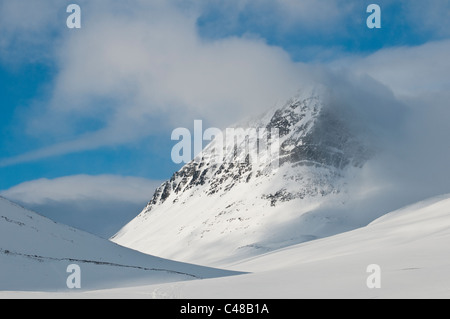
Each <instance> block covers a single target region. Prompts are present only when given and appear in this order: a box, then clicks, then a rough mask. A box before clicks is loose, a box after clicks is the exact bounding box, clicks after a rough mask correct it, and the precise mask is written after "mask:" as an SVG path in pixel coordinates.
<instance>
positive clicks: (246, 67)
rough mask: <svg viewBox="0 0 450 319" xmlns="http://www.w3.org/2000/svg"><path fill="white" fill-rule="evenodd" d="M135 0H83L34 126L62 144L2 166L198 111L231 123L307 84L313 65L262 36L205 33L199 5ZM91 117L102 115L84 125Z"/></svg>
mask: <svg viewBox="0 0 450 319" xmlns="http://www.w3.org/2000/svg"><path fill="white" fill-rule="evenodd" d="M133 3H134V4H135V6H133V5H131V4H129V5H128V6H124V5H123V4H122V5H121V4H120V3H114V4H111V5H110V3H109V2H103V1H97V2H94V3H93V2H82V3H81V7H82V17H83V18H82V19H83V24H82V28H81V29H80V30H73V32H71V31H66V32H65V33H64V37H63V38H61V39H60V40H59V41H57V43H58V45H59V46H58V48H56V49H55V51H56V61H57V65H58V73H57V75H56V78H55V80H54V82H53V83H52V89H51V90H50V94H49V95H50V98H49V99H48V100H46V101H36V103H35V106H36V107H35V108H34V109H32V110H29V116H28V121H27V125H26V129H25V131H26V132H27V133H28V134H29V135H31V136H33V137H34V138H36V137H38V138H40V140H46V139H47V140H48V141H51V143H54V144H53V145H50V146H47V147H43V148H42V149H38V150H35V151H31V152H29V153H26V154H21V155H19V156H16V157H13V158H8V159H3V160H2V161H0V165H1V166H8V165H13V164H17V163H21V162H26V161H33V160H38V159H41V158H45V157H48V156H55V155H63V154H67V153H71V152H77V151H83V150H89V149H94V148H97V147H101V146H112V145H118V144H126V143H131V142H135V141H138V140H139V139H141V138H143V137H145V136H148V135H151V134H152V133H154V132H157V131H160V130H162V129H163V130H167V131H168V132H170V131H171V130H172V129H174V128H175V127H178V126H185V127H187V126H190V125H192V123H193V120H194V119H203V120H205V121H206V122H207V123H210V125H211V126H217V127H224V126H226V125H230V124H233V123H234V122H236V121H238V120H240V119H242V117H245V116H248V115H249V114H259V113H261V112H262V111H264V110H266V109H267V108H269V107H271V106H273V105H274V104H275V103H276V102H278V101H279V100H280V99H284V98H285V97H286V96H290V95H292V94H293V93H295V91H296V90H297V89H298V88H299V87H300V86H301V83H302V81H303V79H304V73H305V72H304V69H305V66H304V65H301V64H298V63H297V64H296V63H293V62H292V61H291V60H290V58H289V56H288V54H287V53H286V52H285V51H284V50H282V49H280V48H277V47H272V46H269V45H267V44H266V43H265V42H264V41H263V40H262V39H256V38H248V37H242V38H237V37H230V38H225V39H219V40H211V41H206V40H204V39H202V38H201V37H200V36H199V35H198V32H197V31H198V30H197V26H196V19H197V17H198V13H197V12H196V11H195V9H190V10H188V9H181V8H180V7H177V6H175V5H172V4H169V3H168V2H163V1H156V2H143V1H135V2H133ZM87 13H89V14H87ZM86 121H88V122H89V121H97V122H99V123H101V125H99V127H98V128H97V129H96V130H92V129H84V130H83V127H84V123H85V122H86ZM169 137H170V135H169V134H168V141H169V140H170V139H169Z"/></svg>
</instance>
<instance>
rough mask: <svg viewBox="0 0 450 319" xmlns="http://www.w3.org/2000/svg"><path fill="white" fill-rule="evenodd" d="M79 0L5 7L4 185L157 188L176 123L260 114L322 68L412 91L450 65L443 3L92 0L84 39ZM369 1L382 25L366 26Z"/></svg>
mask: <svg viewBox="0 0 450 319" xmlns="http://www.w3.org/2000/svg"><path fill="white" fill-rule="evenodd" d="M72 2H73V1H72ZM69 3H71V2H69V1H56V0H46V1H40V2H38V3H37V2H36V1H31V0H17V1H9V0H0V106H1V111H2V112H1V117H0V129H1V137H0V190H8V189H11V188H13V187H15V186H17V185H20V184H22V183H25V182H29V183H30V182H33V181H36V180H39V179H49V180H57V179H58V178H62V177H66V176H79V175H83V176H100V175H109V176H118V177H121V176H133V177H138V178H144V179H147V180H149V181H152V182H153V181H158V182H159V181H161V180H164V179H167V178H169V177H170V176H171V174H172V173H173V172H174V171H175V170H177V169H178V168H179V166H178V165H176V164H174V163H173V162H172V161H171V159H170V151H171V148H172V146H173V145H174V143H175V142H173V141H171V140H170V133H171V131H172V130H173V129H175V128H176V127H178V126H185V127H187V128H191V127H192V126H193V120H194V119H203V120H204V122H205V123H206V124H208V125H211V126H217V127H225V126H226V125H230V124H233V123H234V122H236V121H238V120H240V119H241V118H243V117H245V116H251V115H252V114H259V113H261V112H263V111H264V110H265V109H267V108H269V107H271V106H272V105H274V104H275V103H276V102H277V101H279V100H283V99H286V98H288V97H289V94H290V93H291V92H293V91H294V90H296V89H298V88H299V86H301V84H302V83H303V82H302V81H304V79H305V78H308V77H309V76H310V75H311V72H312V71H311V70H312V69H314V68H315V67H319V68H321V69H336V68H345V69H346V70H349V72H355V73H358V74H368V75H369V76H371V77H373V78H374V79H376V80H377V81H380V82H381V83H383V85H386V86H387V87H389V88H390V89H391V90H392V91H394V92H395V93H398V96H400V95H401V96H407V95H408V94H412V93H413V92H417V88H418V87H419V88H421V89H422V88H424V87H425V85H422V83H418V82H414V81H413V80H412V79H411V76H410V74H409V73H408V72H411V70H409V67H408V66H409V65H414V67H417V68H418V69H419V70H422V69H423V68H427V67H428V65H427V64H426V61H430V60H433V61H440V60H439V59H442V61H444V58H445V55H446V54H445V50H447V49H448V47H449V46H448V41H447V40H448V39H449V38H450V23H449V21H450V19H449V17H450V16H449V15H450V13H449V12H450V4H449V3H448V2H447V1H444V0H442V1H438V0H434V1H427V2H423V1H386V0H383V1H381V0H379V1H343V0H330V1H313V0H303V1H300V0H298V1H294V0H292V1H290V0H279V1H269V0H261V1H250V0H242V1H238V0H229V1H225V0H223V1H219V0H214V1H206V0H205V1H139V0H136V1H120V2H118V1H106V0H105V1H96V2H95V3H92V2H89V1H85V0H80V1H78V2H76V3H78V4H79V5H80V6H81V8H82V28H81V29H79V30H69V29H67V27H66V25H65V20H66V17H67V16H68V14H67V13H66V12H65V9H66V6H67V5H68V4H69ZM370 3H377V4H379V5H380V7H381V12H382V13H381V20H382V28H381V29H368V28H367V26H366V18H367V16H368V15H369V14H368V13H366V8H367V5H368V4H370ZM436 50H437V51H436ZM449 53H450V52H449ZM447 56H448V54H447ZM408 59H411V60H408ZM436 59H437V60H436ZM399 61H403V64H402V63H400V62H399ZM408 61H410V62H409V63H410V64H408ZM404 63H406V65H404ZM397 66H399V68H398V70H397V71H395V74H394V75H392V74H390V73H389V72H390V71H391V70H393V67H397ZM446 67H447V65H445V66H444V67H440V68H437V69H433V68H429V70H431V71H430V72H433V73H432V74H431V76H430V78H432V79H434V80H435V82H433V83H432V84H429V83H428V84H427V85H426V87H427V88H429V87H431V88H433V87H436V85H441V86H443V87H446V85H447V84H448V83H447V80H446V77H445V74H448V73H445V72H444V71H445V70H446ZM421 68H422V69H421ZM447 78H448V76H447ZM436 83H437V84H436ZM442 83H444V84H445V85H443V84H442ZM440 89H442V88H440ZM59 182H61V180H59ZM90 183H94V182H93V180H92V179H91V180H90ZM77 185H79V184H77ZM148 185H149V186H148V189H145V190H143V195H142V199H141V200H140V202H139V204H141V202H142V203H143V202H144V198H148V199H147V200H149V199H150V197H151V193H152V191H153V188H154V185H155V184H154V183H149V184H148ZM124 187H125V186H124ZM33 191H35V192H36V191H37V190H33ZM72 191H73V192H75V193H77V192H81V191H80V190H78V189H73V190H72ZM46 196H48V194H47V195H46ZM24 197H26V196H25V195H24ZM14 199H15V200H18V199H17V198H14ZM54 200H56V201H57V200H58V198H55V199H54ZM23 202H24V203H26V198H23ZM135 204H136V203H134V204H133V205H135ZM133 207H134V206H133ZM40 209H42V211H44V210H45V207H40ZM136 213H138V212H136ZM61 220H62V221H64V218H62V219H61ZM92 231H93V232H95V230H92Z"/></svg>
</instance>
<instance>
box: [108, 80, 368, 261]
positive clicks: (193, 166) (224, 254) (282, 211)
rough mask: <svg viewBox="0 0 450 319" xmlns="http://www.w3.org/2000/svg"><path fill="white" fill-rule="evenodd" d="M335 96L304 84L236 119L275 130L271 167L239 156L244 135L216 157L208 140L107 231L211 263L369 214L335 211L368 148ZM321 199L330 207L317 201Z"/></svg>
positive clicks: (128, 242) (354, 223) (336, 228)
mask: <svg viewBox="0 0 450 319" xmlns="http://www.w3.org/2000/svg"><path fill="white" fill-rule="evenodd" d="M341 104H342V103H341V102H340V101H336V100H333V98H332V94H330V92H329V91H328V89H327V88H324V87H316V88H311V89H306V90H303V91H301V92H300V93H299V94H298V95H297V96H295V97H293V98H291V99H290V100H288V101H287V102H286V103H285V104H284V105H282V106H281V107H275V108H274V109H272V110H271V111H269V112H268V113H266V114H265V115H264V116H262V117H261V118H260V119H257V120H254V121H251V122H248V123H245V124H244V125H245V126H244V125H243V126H244V128H252V127H253V128H263V129H264V131H263V132H264V134H263V135H262V136H260V139H259V140H258V143H261V142H260V141H261V140H264V139H266V140H267V136H268V134H271V133H270V132H272V130H273V129H277V130H278V132H279V137H280V138H279V149H278V158H276V160H277V161H278V163H279V167H277V166H273V165H271V164H272V163H273V162H272V161H270V160H269V161H264V160H262V161H259V162H255V161H251V160H250V159H249V158H245V156H248V154H254V153H255V152H256V151H255V150H254V149H251V148H252V147H253V148H255V147H256V146H255V145H259V144H258V143H250V142H249V141H247V144H244V143H245V141H241V144H239V145H237V146H238V147H240V148H241V149H245V148H246V147H247V148H249V150H248V151H247V152H241V153H239V152H237V151H235V153H233V157H232V160H230V161H224V162H222V163H220V162H219V163H217V162H215V161H213V159H214V155H215V154H216V153H215V152H216V151H215V150H216V147H219V146H217V145H216V144H217V141H216V140H213V141H212V142H211V143H210V144H209V145H208V146H207V147H206V148H205V149H204V151H203V152H202V154H201V156H199V157H198V158H196V159H195V160H193V161H192V162H190V163H188V164H186V165H185V166H184V167H183V168H182V169H181V170H180V171H178V172H176V173H175V174H174V175H173V176H172V178H171V179H170V180H168V181H166V182H165V183H163V184H162V185H161V186H160V187H159V188H158V189H157V190H156V192H155V194H154V196H153V198H152V199H151V201H150V202H149V204H148V206H147V207H146V208H145V209H144V210H143V211H142V213H141V214H140V215H139V216H137V217H136V218H135V219H134V220H132V221H131V222H130V223H129V224H128V225H126V226H125V227H124V228H122V229H121V230H120V231H119V232H118V233H117V234H116V235H115V236H113V238H111V240H112V241H114V242H116V243H119V244H121V245H124V246H127V247H131V248H133V249H136V250H139V251H142V252H146V253H150V254H156V255H160V256H164V257H165V258H173V259H177V260H183V261H189V262H196V263H206V264H217V263H222V262H225V261H227V260H228V261H231V260H238V259H239V258H244V257H247V256H251V255H257V254H261V253H265V252H268V251H271V250H273V249H277V248H280V247H285V246H289V245H293V244H296V243H300V242H304V241H308V240H311V239H315V238H320V237H323V236H329V235H333V234H336V233H339V232H342V231H346V230H350V229H353V228H355V227H360V226H363V225H365V224H367V223H368V222H370V221H371V220H372V219H370V218H372V216H370V217H369V216H367V218H366V219H364V218H361V216H358V218H353V217H352V216H350V214H341V213H340V212H336V209H338V210H339V209H340V208H341V206H342V205H343V203H345V201H346V200H347V198H348V197H349V194H348V190H347V184H348V183H349V181H351V179H352V178H353V177H354V176H355V175H358V174H359V171H360V169H361V167H363V166H364V163H366V161H367V160H368V159H370V158H371V156H372V155H373V149H372V145H371V143H370V142H369V139H367V138H366V135H365V134H362V132H361V131H358V130H357V129H356V128H355V127H356V126H355V124H354V122H355V121H354V116H352V117H350V118H348V115H349V114H351V110H350V109H346V108H345V105H344V106H343V105H341ZM236 127H240V126H239V125H236ZM219 145H221V144H219ZM226 147H227V146H225V147H224V153H225V152H226V150H227V149H226ZM252 151H253V153H252ZM330 203H331V205H332V206H333V205H334V207H333V209H331V210H327V209H324V206H323V205H324V204H326V205H328V206H329V205H330Z"/></svg>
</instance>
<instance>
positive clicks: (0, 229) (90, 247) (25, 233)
mask: <svg viewBox="0 0 450 319" xmlns="http://www.w3.org/2000/svg"><path fill="white" fill-rule="evenodd" d="M71 264H77V265H79V266H80V268H81V286H82V287H81V288H82V289H98V288H107V287H116V286H118V285H119V286H120V285H125V286H126V285H141V284H145V283H147V284H150V283H162V282H173V281H180V280H183V281H184V280H192V279H199V278H210V277H215V276H223V275H230V274H232V273H231V272H227V271H222V270H216V269H212V268H206V267H200V266H195V265H190V264H185V263H179V262H174V261H170V260H165V259H161V258H157V257H153V256H148V255H144V254H141V253H139V252H136V251H133V250H130V249H127V248H124V247H121V246H118V245H116V244H114V243H111V242H110V241H108V240H105V239H101V238H98V237H96V236H93V235H91V234H88V233H85V232H83V231H79V230H76V229H74V228H70V227H67V226H64V225H61V224H57V223H54V222H53V221H51V220H49V219H47V218H45V217H42V216H40V215H38V214H36V213H34V212H31V211H28V210H25V209H24V208H22V207H20V206H18V205H15V204H13V203H11V202H9V201H7V200H5V199H3V198H1V197H0V269H1V271H0V291H7V290H15V291H17V290H28V291H29V290H35V291H57V290H58V291H64V290H68V288H67V286H66V280H67V277H68V276H69V275H70V273H67V272H66V270H67V266H68V265H71Z"/></svg>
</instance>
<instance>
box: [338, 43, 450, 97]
mask: <svg viewBox="0 0 450 319" xmlns="http://www.w3.org/2000/svg"><path fill="white" fill-rule="evenodd" d="M448 52H450V40H441V41H435V42H429V43H425V44H423V45H420V46H414V47H396V48H388V49H384V50H380V51H378V52H375V53H373V54H371V55H369V56H367V57H350V58H346V59H342V60H339V61H334V62H333V63H332V66H333V67H334V68H339V67H345V68H349V69H351V70H352V71H353V72H355V73H357V74H369V75H370V76H372V77H373V78H374V79H376V80H378V81H380V82H381V83H384V84H385V85H387V86H388V87H389V88H391V89H392V90H393V91H394V92H395V94H397V95H398V96H415V95H420V94H424V93H432V92H439V91H445V90H449V89H450V77H449V76H448V75H449V74H450V59H449V58H448Z"/></svg>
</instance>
